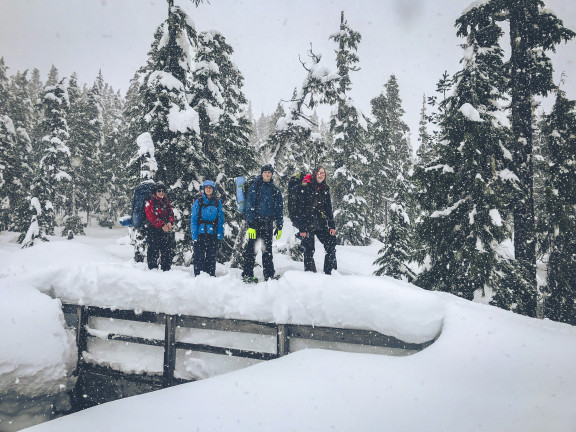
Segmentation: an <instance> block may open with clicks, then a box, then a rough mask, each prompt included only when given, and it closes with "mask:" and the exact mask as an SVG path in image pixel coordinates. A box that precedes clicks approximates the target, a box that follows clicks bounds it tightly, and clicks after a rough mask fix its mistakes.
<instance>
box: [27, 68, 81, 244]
mask: <svg viewBox="0 0 576 432" xmlns="http://www.w3.org/2000/svg"><path fill="white" fill-rule="evenodd" d="M68 104H69V101H68V91H67V79H65V78H64V79H62V80H61V81H60V82H59V83H58V84H57V85H55V86H50V85H47V86H46V87H45V88H44V95H43V98H42V106H43V114H44V119H43V121H42V123H41V124H40V130H41V131H42V135H43V136H42V140H41V142H40V143H39V145H38V148H40V149H41V151H42V154H41V159H40V164H39V166H38V167H37V169H36V171H35V178H34V181H33V184H32V189H31V196H32V199H31V207H32V208H33V210H34V214H33V216H32V218H31V224H30V228H29V230H28V232H27V233H26V234H23V235H22V236H21V238H20V241H21V242H23V247H28V246H32V245H33V244H34V239H35V238H41V239H45V238H46V235H53V234H54V227H55V225H56V212H55V209H56V206H57V205H60V206H62V207H63V206H64V205H65V204H66V195H65V193H66V184H67V183H68V182H69V181H70V180H71V179H72V177H71V175H70V171H71V167H70V149H69V148H68V146H67V145H66V143H67V141H68V139H69V132H68V123H67V122H66V111H67V110H68Z"/></svg>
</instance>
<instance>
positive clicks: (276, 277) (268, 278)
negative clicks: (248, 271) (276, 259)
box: [264, 275, 280, 281]
mask: <svg viewBox="0 0 576 432" xmlns="http://www.w3.org/2000/svg"><path fill="white" fill-rule="evenodd" d="M270 279H272V280H278V279H280V275H275V276H272V277H267V278H264V280H265V281H267V280H270Z"/></svg>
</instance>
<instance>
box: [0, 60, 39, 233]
mask: <svg viewBox="0 0 576 432" xmlns="http://www.w3.org/2000/svg"><path fill="white" fill-rule="evenodd" d="M27 75H28V71H24V72H23V73H20V72H18V73H17V74H16V75H15V76H12V77H11V80H10V89H9V92H10V94H9V99H8V115H9V117H10V119H11V120H12V122H13V124H14V129H15V132H16V135H15V139H16V141H15V146H16V147H15V149H14V151H13V153H12V157H13V161H14V165H13V167H14V171H13V173H12V181H11V186H10V187H9V190H8V195H9V196H10V210H9V214H10V219H11V221H10V225H9V227H8V229H10V230H11V231H22V230H24V229H26V227H27V224H28V214H29V210H28V207H29V198H28V197H27V195H28V193H29V190H30V183H31V181H32V168H31V166H30V161H31V153H32V141H31V137H30V133H29V132H30V131H31V130H32V129H31V128H33V127H34V125H35V117H36V112H35V109H34V106H33V104H32V100H31V97H30V91H29V81H28V77H27ZM3 154H6V155H7V156H8V154H9V153H8V152H7V153H3Z"/></svg>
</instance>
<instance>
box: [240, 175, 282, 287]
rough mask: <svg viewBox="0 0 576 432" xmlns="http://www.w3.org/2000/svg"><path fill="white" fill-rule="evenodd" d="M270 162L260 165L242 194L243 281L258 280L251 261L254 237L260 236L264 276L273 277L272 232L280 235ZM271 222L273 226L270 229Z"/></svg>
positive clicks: (279, 197) (279, 211)
mask: <svg viewBox="0 0 576 432" xmlns="http://www.w3.org/2000/svg"><path fill="white" fill-rule="evenodd" d="M273 174H274V168H273V167H272V165H264V166H263V167H262V170H261V177H259V178H257V179H256V180H255V181H254V183H253V184H252V186H251V187H250V190H249V191H248V196H247V197H246V223H247V224H248V244H247V245H246V249H245V250H244V266H243V272H242V277H243V279H244V282H247V283H252V282H258V279H257V278H255V277H254V261H255V260H256V253H257V252H256V249H255V246H256V240H257V239H262V242H263V243H264V249H263V251H262V266H263V267H264V279H265V280H268V279H276V278H275V277H274V273H275V270H274V261H273V259H272V235H273V234H276V240H279V239H280V237H281V236H282V225H283V221H284V219H283V211H284V210H283V209H284V203H283V201H282V193H281V192H280V190H279V189H278V188H277V187H276V185H275V184H274V181H273V180H272V175H273ZM274 223H275V224H276V230H275V231H274V232H273V229H274Z"/></svg>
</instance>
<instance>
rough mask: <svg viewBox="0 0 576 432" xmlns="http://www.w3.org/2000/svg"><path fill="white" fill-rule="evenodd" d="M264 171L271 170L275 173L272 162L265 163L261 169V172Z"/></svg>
mask: <svg viewBox="0 0 576 432" xmlns="http://www.w3.org/2000/svg"><path fill="white" fill-rule="evenodd" d="M264 171H270V172H271V173H272V174H274V167H273V166H272V165H270V164H268V165H264V166H263V167H262V169H261V170H260V174H262V173H263V172H264Z"/></svg>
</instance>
